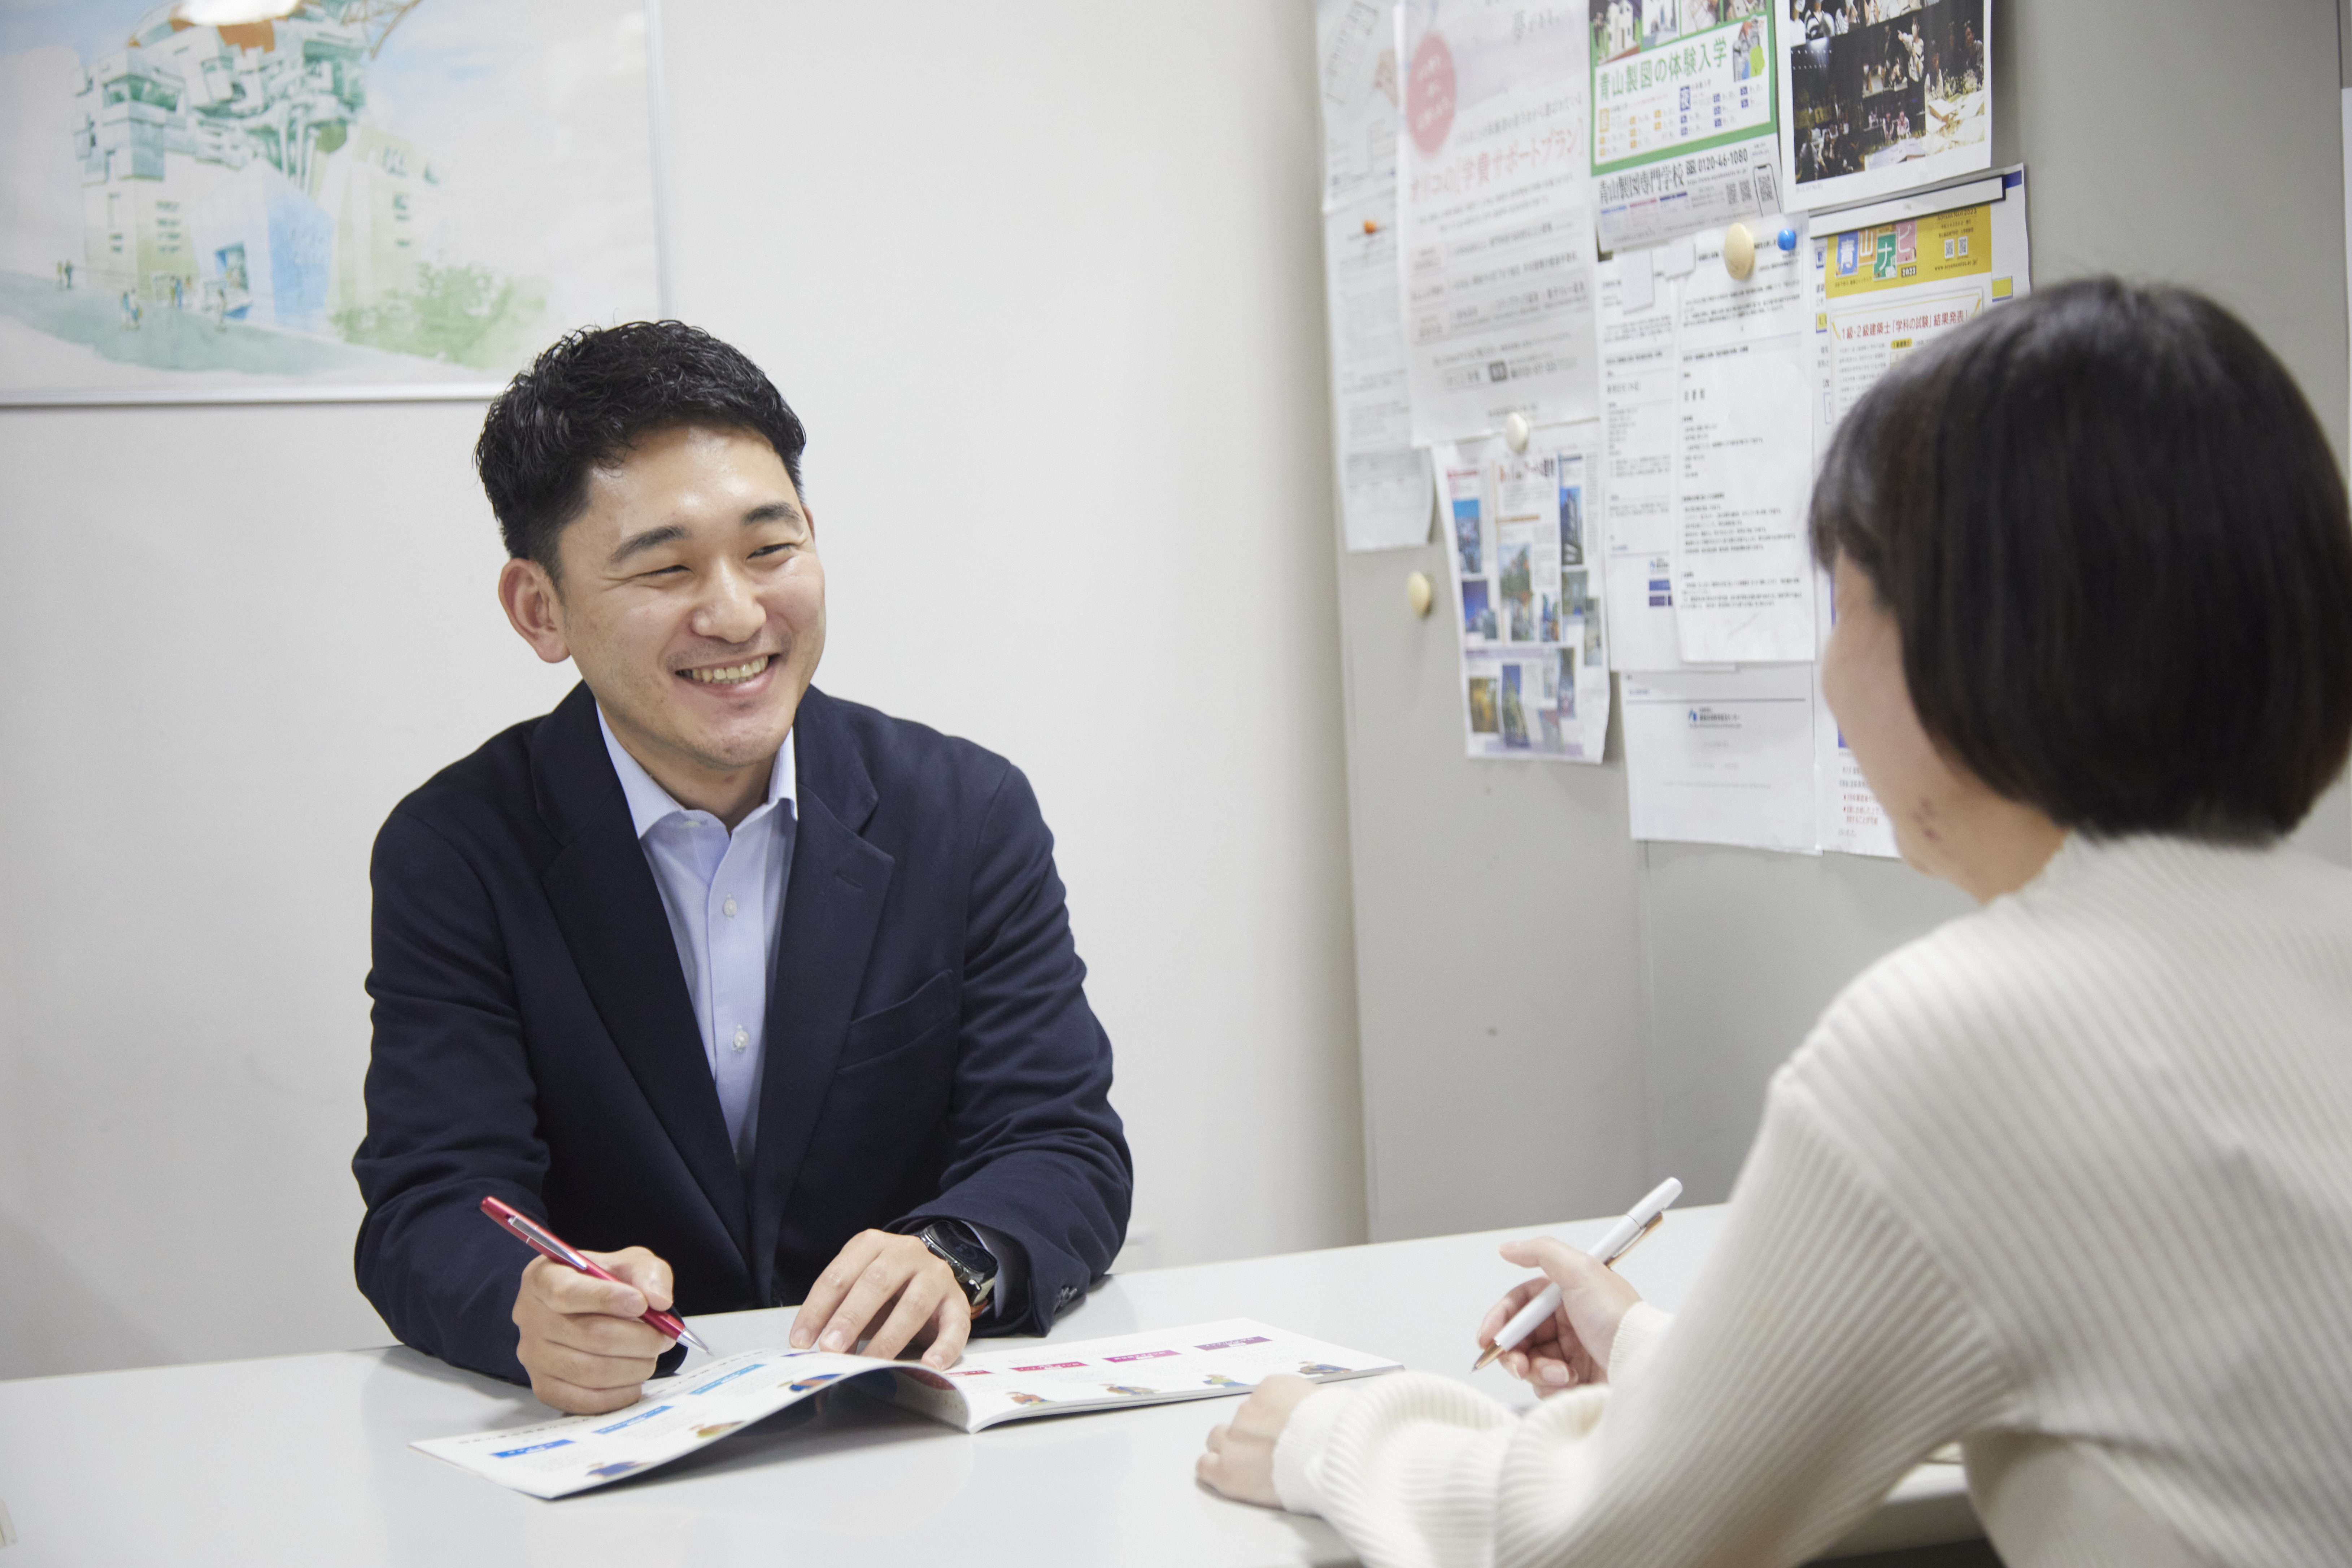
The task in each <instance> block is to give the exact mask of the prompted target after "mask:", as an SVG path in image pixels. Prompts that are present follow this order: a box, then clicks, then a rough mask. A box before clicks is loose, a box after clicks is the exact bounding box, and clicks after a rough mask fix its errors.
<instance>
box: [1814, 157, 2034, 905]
mask: <svg viewBox="0 0 2352 1568" xmlns="http://www.w3.org/2000/svg"><path fill="white" fill-rule="evenodd" d="M1954 204H1958V205H1954ZM2025 219H2026V206H2025V171H2024V169H2023V168H2021V167H2019V168H2011V169H2007V170H2003V171H2002V172H2000V174H1994V175H1992V176H1990V177H1989V178H1987V179H1983V180H1976V181H1970V182H1969V183H1968V184H1963V185H1958V186H1955V187H1952V188H1950V189H1948V190H1943V191H1932V192H1926V193H1922V194H1921V195H1914V196H1905V197H1898V198H1896V199H1895V200H1894V201H1891V202H1885V203H1881V204H1879V205H1876V206H1874V207H1870V208H1859V209H1855V210H1853V211H1852V212H1843V213H1839V214H1836V215H1833V216H1832V217H1830V218H1829V219H1827V220H1826V222H1827V223H1830V224H1852V225H1853V226H1852V227H1847V228H1843V229H1842V230H1840V231H1838V232H1835V233H1828V234H1822V235H1817V236H1815V237H1813V239H1812V240H1811V243H1810V245H1809V246H1808V247H1807V249H1808V251H1809V253H1810V255H1809V270H1810V272H1811V305H1812V316H1813V334H1812V336H1813V345H1814V359H1813V396H1812V398H1811V404H1812V419H1813V433H1814V440H1815V442H1816V443H1817V445H1818V447H1819V448H1820V449H1821V450H1822V452H1823V453H1826V452H1827V451H1828V449H1829V443H1830V437H1831V436H1832V433H1833V432H1834V431H1835V429H1836V427H1837V424H1838V421H1840V420H1842V419H1843V418H1844V417H1845V414H1846V411H1847V410H1848V409H1850V408H1852V407H1853V405H1854V404H1855V403H1856V402H1857V401H1858V400H1859V399H1860V398H1861V397H1862V395H1863V394H1864V393H1865V392H1867V391H1868V390H1869V389H1870V388H1871V386H1872V385H1874V384H1875V383H1876V382H1877V381H1878V379H1879V377H1881V376H1883V375H1885V374H1886V373H1887V372H1888V371H1889V370H1890V369H1892V368H1893V367H1894V366H1895V365H1896V364H1898V363H1901V362H1902V361H1903V359H1904V358H1905V357H1906V356H1907V355H1908V354H1910V353H1913V352H1914V351H1916V350H1917V349H1919V348H1921V347H1923V346H1925V345H1926V344H1927V343H1930V342H1934V341H1935V340H1936V339H1937V338H1939V337H1941V336H1943V335H1944V334H1946V333H1948V332H1950V331H1955V330H1957V329H1958V328H1959V327H1961V326H1964V325H1966V324H1967V323H1968V322H1969V321H1973V320H1975V319H1976V318H1977V317H1978V316H1979V315H1981V314H1983V313H1984V312H1985V311H1987V310H1991V309H1993V308H1994V307H1995V306H1996V305H1998V304H2000V302H2001V301H2003V300H2011V299H2015V298H2020V297H2021V296H2023V295H2024V294H2026V293H2027V292H2029V291H2030V290H2031V289H2032V267H2031V257H2030V254H2029V251H2028V247H2027V237H2026V221H2025ZM1814 579H1815V585H1814V593H1815V601H1816V604H1817V605H1818V612H1817V623H1816V624H1817V625H1818V626H1819V628H1820V633H1821V638H1822V647H1824V648H1826V647H1828V642H1829V637H1830V633H1831V631H1832V627H1833V614H1834V609H1835V595H1834V594H1833V593H1832V588H1831V584H1830V581H1829V579H1828V578H1827V577H1826V576H1825V575H1823V574H1821V573H1819V572H1818V571H1817V572H1816V573H1815V574H1814ZM1813 749H1814V767H1815V776H1816V778H1817V780H1818V788H1819V792H1820V801H1819V806H1818V813H1819V817H1820V829H1819V831H1820V837H1821V844H1822V847H1823V848H1824V849H1836V850H1840V851H1843V852H1844V853H1846V854H1850V855H1876V856H1882V857H1885V858H1894V857H1895V832H1894V829H1893V827H1892V826H1890V825H1889V824H1888V823H1887V821H1886V816H1885V811H1884V809H1883V808H1882V807H1881V806H1880V805H1879V802H1878V800H1877V798H1876V797H1875V796H1874V795H1873V794H1872V793H1871V789H1870V785H1869V784H1868V782H1867V781H1866V780H1865V779H1864V777H1863V774H1862V770H1861V768H1860V766H1859V765H1858V764H1857V763H1855V761H1854V757H1853V752H1852V751H1850V750H1849V749H1847V747H1846V745H1845V740H1844V736H1843V733H1842V732H1841V731H1840V730H1839V728H1838V723H1837V718H1836V716H1835V715H1834V714H1833V713H1832V712H1831V711H1830V708H1829V703H1828V700H1827V699H1826V697H1824V698H1823V699H1822V701H1821V703H1820V705H1819V708H1818V709H1817V712H1816V719H1815V734H1814V747H1813Z"/></svg>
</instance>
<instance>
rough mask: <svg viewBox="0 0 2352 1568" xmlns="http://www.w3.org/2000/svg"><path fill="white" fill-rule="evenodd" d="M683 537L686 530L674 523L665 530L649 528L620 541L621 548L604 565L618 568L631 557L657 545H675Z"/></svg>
mask: <svg viewBox="0 0 2352 1568" xmlns="http://www.w3.org/2000/svg"><path fill="white" fill-rule="evenodd" d="M685 537H686V530H685V529H683V528H680V527H679V526H678V525H677V524H676V523H674V522H673V523H671V524H669V525H668V526H667V527H665V528H649V529H647V530H646V531H644V532H643V533H635V534H631V535H630V536H629V537H628V538H626V539H624V540H623V541H621V547H620V548H619V549H618V550H615V551H614V552H613V554H612V558H611V559H610V560H608V561H606V562H605V563H604V564H605V565H607V566H618V565H619V564H620V563H622V562H624V561H626V560H627V559H628V558H629V557H630V556H632V555H639V554H643V553H644V552H646V551H648V550H651V549H653V548H655V547H656V546H657V545H663V544H675V543H677V542H678V541H679V540H681V539H684V538H685Z"/></svg>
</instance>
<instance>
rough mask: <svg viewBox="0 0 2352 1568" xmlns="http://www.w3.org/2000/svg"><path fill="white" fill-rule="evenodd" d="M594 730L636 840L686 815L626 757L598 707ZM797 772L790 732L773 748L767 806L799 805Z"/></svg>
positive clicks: (625, 750)
mask: <svg viewBox="0 0 2352 1568" xmlns="http://www.w3.org/2000/svg"><path fill="white" fill-rule="evenodd" d="M596 728H597V729H598V730H599V731H602V732H603V734H604V753H605V755H607V756H609V757H611V758H612V759H613V771H614V773H618V774H620V775H621V793H622V794H623V795H626V796H627V797H628V801H629V826H630V827H631V828H632V829H634V830H635V833H636V836H637V837H639V838H643V837H645V836H646V834H648V833H650V832H652V831H653V830H654V826H655V825H656V823H659V822H663V821H666V820H667V819H668V818H670V817H672V816H686V815H688V813H687V809H686V807H684V806H682V805H678V803H677V800H676V799H675V798H673V797H672V796H671V795H670V793H669V791H667V790H666V789H664V788H662V786H661V785H660V784H656V783H655V782H654V775H653V774H651V773H647V772H646V765H645V764H644V763H641V762H639V761H637V759H636V758H635V757H633V756H631V755H629V752H628V748H627V747H625V746H624V745H622V744H621V742H619V740H617V739H616V738H615V737H614V734H613V726H612V725H610V724H609V723H606V722H605V721H604V707H603V706H602V705H601V704H600V705H598V707H597V709H596ZM798 768H799V764H798V763H797V761H796V759H795V757H794V754H793V731H790V730H787V731H784V743H783V744H782V745H781V746H779V747H777V748H776V763H775V766H773V767H772V768H770V769H769V770H768V799H767V804H768V805H775V804H776V802H778V801H780V800H783V801H793V804H794V805H795V806H797V805H798V804H799V803H798V801H797V800H796V799H795V797H794V790H795V787H796V785H797V783H798V781H797V778H796V774H797V773H798Z"/></svg>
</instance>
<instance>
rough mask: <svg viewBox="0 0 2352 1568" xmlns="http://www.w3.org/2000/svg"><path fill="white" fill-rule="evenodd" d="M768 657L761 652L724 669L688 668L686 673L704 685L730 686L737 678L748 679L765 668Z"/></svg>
mask: <svg viewBox="0 0 2352 1568" xmlns="http://www.w3.org/2000/svg"><path fill="white" fill-rule="evenodd" d="M769 657H770V656H769V655H766V654H761V656H760V657H759V658H755V659H753V660H752V661H751V663H749V664H730V665H729V666H728V667H727V668H724V669H689V670H688V671H687V672H686V673H687V674H688V676H690V677H691V678H693V679H696V680H698V681H700V682H702V684H703V685H705V686H731V685H733V684H734V683H735V682H736V681H739V680H749V679H751V678H752V677H753V676H755V675H757V674H759V673H760V672H761V670H763V669H765V668H768V659H769Z"/></svg>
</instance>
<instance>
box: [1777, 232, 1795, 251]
mask: <svg viewBox="0 0 2352 1568" xmlns="http://www.w3.org/2000/svg"><path fill="white" fill-rule="evenodd" d="M1776 238H1778V239H1779V241H1780V248H1781V249H1783V250H1794V249H1796V248H1797V231H1796V230H1795V229H1793V228H1784V229H1782V230H1781V231H1780V234H1779V235H1777V236H1776Z"/></svg>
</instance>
